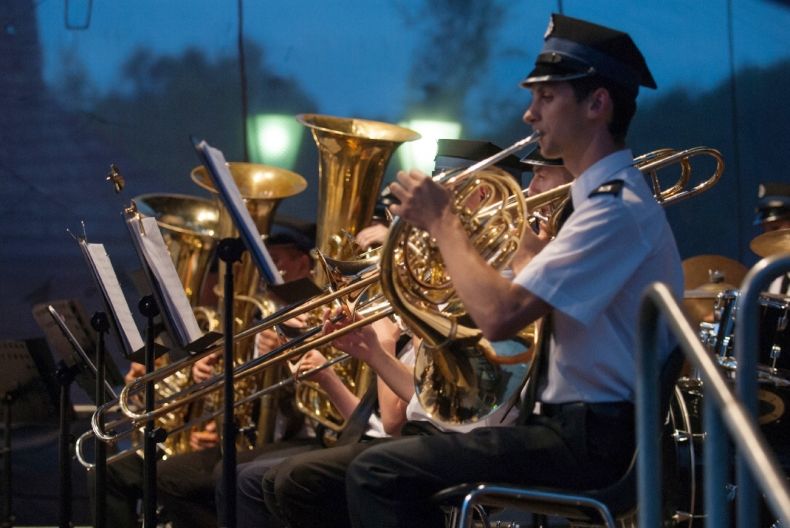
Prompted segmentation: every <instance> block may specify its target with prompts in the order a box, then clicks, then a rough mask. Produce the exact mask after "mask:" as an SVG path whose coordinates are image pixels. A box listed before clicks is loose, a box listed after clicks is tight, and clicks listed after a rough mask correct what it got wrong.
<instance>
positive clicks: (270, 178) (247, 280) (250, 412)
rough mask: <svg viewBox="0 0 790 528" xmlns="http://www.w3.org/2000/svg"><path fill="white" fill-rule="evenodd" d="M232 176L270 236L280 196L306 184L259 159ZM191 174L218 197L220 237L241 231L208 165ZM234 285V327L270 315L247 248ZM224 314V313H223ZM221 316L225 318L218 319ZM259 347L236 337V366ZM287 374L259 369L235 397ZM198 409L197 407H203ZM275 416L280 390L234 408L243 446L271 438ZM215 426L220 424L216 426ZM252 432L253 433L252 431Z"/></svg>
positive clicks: (214, 399) (214, 401)
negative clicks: (222, 198)
mask: <svg viewBox="0 0 790 528" xmlns="http://www.w3.org/2000/svg"><path fill="white" fill-rule="evenodd" d="M228 168H229V169H230V173H231V176H232V177H233V180H234V181H235V183H236V186H237V187H238V189H239V192H240V193H241V196H242V198H243V199H244V204H245V206H246V208H247V211H248V212H249V213H250V216H251V217H252V219H253V222H254V223H255V226H256V227H257V229H258V232H259V233H260V234H261V235H263V236H266V235H268V234H269V232H270V231H271V227H272V222H273V220H274V214H275V212H276V210H277V207H278V206H279V205H280V202H281V201H282V200H283V199H285V198H289V197H292V196H295V195H297V194H299V193H301V192H302V191H304V190H305V189H306V188H307V182H306V181H305V179H304V178H303V177H302V176H300V175H299V174H297V173H295V172H292V171H289V170H286V169H281V168H278V167H272V166H269V165H262V164H257V163H234V162H231V163H228ZM191 177H192V180H193V181H194V182H195V183H196V184H197V185H199V186H200V187H202V188H203V189H206V190H208V191H209V192H211V193H212V194H213V195H214V197H215V200H216V203H217V208H218V210H219V220H218V226H217V238H218V239H223V238H227V237H237V236H238V230H237V229H236V227H235V225H234V224H233V219H232V217H231V215H230V213H229V212H228V211H227V209H226V208H225V206H224V205H223V204H222V202H221V200H220V199H219V194H218V191H217V188H216V186H215V185H214V182H213V181H212V180H211V176H210V174H209V172H208V171H207V170H206V169H205V167H203V166H202V165H201V166H198V167H195V168H194V169H193V170H192V173H191ZM219 264H220V266H219V274H220V276H221V275H223V274H224V267H225V263H224V262H220V263H219ZM233 273H234V277H235V279H234V285H233V288H234V291H233V298H234V302H233V314H234V329H233V331H234V333H235V332H238V331H240V330H243V329H244V328H247V327H249V326H251V324H252V323H253V321H254V319H255V318H256V317H266V316H267V315H269V314H271V313H273V312H274V311H275V309H276V306H275V304H274V302H273V301H272V299H270V298H269V297H267V296H264V295H261V292H260V287H261V276H260V272H259V270H258V267H257V266H256V265H255V263H254V262H253V260H252V256H251V255H250V254H249V252H245V253H244V254H243V255H242V258H241V260H240V261H239V262H236V263H234V269H233ZM215 293H216V294H217V297H218V298H219V307H218V310H217V313H219V314H221V313H222V306H223V303H222V296H223V294H224V292H222V291H221V290H220V289H215ZM220 317H221V315H220ZM220 320H221V319H220ZM254 352H255V339H254V336H251V337H249V338H246V339H242V340H240V341H239V342H237V343H236V345H235V349H234V363H235V365H234V366H238V365H242V364H244V363H247V362H248V361H250V360H251V359H252V358H253V356H254ZM215 367H216V369H220V368H222V366H221V361H219V362H218V363H216V365H215ZM281 374H283V369H282V368H281V367H272V368H270V369H267V370H266V371H265V372H262V373H261V374H260V375H256V376H255V377H253V378H251V379H250V380H247V381H245V383H242V384H239V385H238V386H237V387H236V397H237V398H238V399H243V398H244V397H245V396H246V395H248V394H251V393H254V392H255V391H256V390H257V389H258V388H259V387H260V386H267V385H271V384H274V383H275V382H277V381H278V380H279V379H280V378H281V377H282V375H281ZM219 398H220V393H219V392H216V393H214V394H212V395H211V396H210V397H209V398H208V399H209V400H210V401H208V402H203V404H204V405H208V407H210V408H219V406H220V405H221V402H220V401H219ZM204 411H205V409H199V410H198V411H197V412H200V413H202V412H204ZM275 418H276V396H275V395H267V396H265V397H264V399H263V400H262V401H261V402H260V403H259V406H258V408H256V405H253V404H250V405H245V406H242V407H240V408H237V410H236V419H237V420H238V421H239V424H240V427H239V430H240V431H241V432H242V434H240V435H238V444H239V445H238V447H239V448H241V449H244V448H247V449H251V448H253V447H256V446H260V445H262V444H265V443H267V442H270V441H271V440H272V439H273V437H274V425H275ZM217 430H222V427H221V426H220V427H218V429H217ZM253 433H254V434H253Z"/></svg>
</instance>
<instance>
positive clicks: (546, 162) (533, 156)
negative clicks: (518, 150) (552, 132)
mask: <svg viewBox="0 0 790 528" xmlns="http://www.w3.org/2000/svg"><path fill="white" fill-rule="evenodd" d="M521 163H523V164H525V165H526V166H527V168H526V169H525V170H528V171H532V169H533V168H534V167H562V166H563V165H564V164H565V162H563V161H562V158H555V159H549V158H544V157H543V155H542V154H541V153H540V147H537V148H535V149H533V150H532V152H530V153H529V154H527V155H526V156H524V157H523V158H521Z"/></svg>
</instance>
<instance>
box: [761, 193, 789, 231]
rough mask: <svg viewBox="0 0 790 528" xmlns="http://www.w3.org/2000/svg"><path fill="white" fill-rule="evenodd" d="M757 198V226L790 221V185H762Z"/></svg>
mask: <svg viewBox="0 0 790 528" xmlns="http://www.w3.org/2000/svg"><path fill="white" fill-rule="evenodd" d="M757 198H758V201H757V216H756V218H755V219H754V224H755V225H759V224H763V223H765V222H773V221H776V220H785V219H788V220H790V184H787V183H761V184H760V185H759V186H758V187H757Z"/></svg>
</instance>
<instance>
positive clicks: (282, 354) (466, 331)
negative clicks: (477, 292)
mask: <svg viewBox="0 0 790 528" xmlns="http://www.w3.org/2000/svg"><path fill="white" fill-rule="evenodd" d="M536 140H537V137H535V136H534V135H533V136H530V138H527V139H525V140H522V141H521V142H519V143H520V144H521V146H522V148H523V146H526V144H529V143H530V142H534V141H536ZM507 150H508V153H510V152H513V150H510V149H507ZM703 154H704V155H709V156H711V157H712V158H713V159H714V160H715V161H716V169H715V171H714V173H713V175H712V176H710V177H709V178H707V180H705V182H704V183H702V184H700V185H697V186H695V187H693V188H691V189H686V190H682V189H681V190H677V189H674V188H676V187H678V185H673V186H672V187H671V188H670V190H671V193H669V190H667V191H662V190H660V188H659V189H658V190H655V187H654V195H655V196H656V199H657V200H658V201H660V202H661V203H662V204H665V205H666V204H670V203H674V202H676V201H679V200H682V199H685V198H688V197H690V196H693V195H695V194H699V193H700V192H703V191H704V190H707V189H709V188H710V187H712V186H713V185H714V184H715V183H716V182H717V181H718V180H719V178H720V177H721V174H722V172H723V169H724V162H723V159H722V157H721V154H720V153H719V152H718V151H716V150H715V149H711V148H707V147H697V148H694V149H688V150H684V151H679V152H674V151H673V152H671V153H666V152H665V153H664V154H663V155H661V156H656V157H651V156H648V157H647V158H641V159H642V160H646V161H641V162H639V163H640V164H639V168H640V170H642V171H643V172H648V173H649V172H650V171H658V170H659V169H662V168H664V167H667V166H670V165H673V164H675V163H681V167H682V174H681V180H680V182H679V185H680V186H681V187H685V186H687V185H688V181H689V179H690V175H691V172H690V168H689V169H686V168H685V167H686V165H689V159H690V158H691V157H693V156H699V155H703ZM637 160H640V158H637ZM491 163H494V162H491ZM462 172H464V171H462ZM482 172H485V173H487V174H481V173H482ZM471 174H474V178H473V179H474V180H477V181H478V183H476V185H479V181H480V180H483V179H484V180H485V182H486V183H485V185H491V188H492V189H494V188H496V189H499V188H500V187H498V186H500V185H501V184H500V181H501V180H502V179H507V180H510V181H512V179H511V178H510V177H509V176H507V175H505V173H504V172H503V171H499V170H498V169H495V168H491V167H485V168H480V166H478V168H477V169H475V170H474V171H466V178H464V177H463V176H462V175H461V174H451V175H446V174H445V175H440V176H441V177H443V178H444V179H445V181H447V182H449V183H448V184H451V185H460V184H461V182H462V181H464V179H467V180H469V181H471V180H472V179H470V178H468V176H470V175H471ZM653 179H654V180H655V181H657V178H653ZM489 182H490V183H489ZM504 185H508V184H504ZM570 185H571V184H566V185H564V186H561V187H558V188H555V189H552V190H550V191H547V192H545V193H541V194H539V195H536V196H531V197H526V198H525V197H524V195H525V194H526V190H522V189H520V188H518V187H517V188H516V189H514V190H512V191H508V190H506V191H499V195H497V196H496V198H497V199H499V201H498V202H496V201H494V200H492V201H491V203H484V204H483V205H482V206H481V207H480V209H479V210H478V213H479V214H478V215H476V216H474V217H473V218H471V220H470V226H471V227H470V228H469V230H470V231H471V232H472V234H473V235H474V236H477V237H479V240H481V243H486V241H488V242H487V243H488V244H489V246H488V247H484V248H482V251H481V253H483V254H485V255H486V258H487V260H488V261H489V262H491V263H492V265H495V266H497V267H499V268H501V267H503V266H505V265H507V262H509V256H510V255H512V253H513V252H514V251H515V249H514V245H515V248H517V245H518V240H519V239H518V238H517V237H516V236H514V234H513V233H512V232H507V233H505V232H504V229H503V228H502V222H503V221H501V220H499V219H496V220H495V219H494V216H495V213H494V211H495V210H499V211H501V210H506V211H512V210H514V208H515V213H513V214H512V216H511V217H508V219H507V221H508V222H511V223H512V224H513V225H515V226H517V229H516V232H517V233H518V232H522V231H519V229H524V225H525V221H524V218H525V215H526V212H527V211H530V210H533V209H537V208H541V207H545V206H546V205H550V204H556V203H557V202H558V201H560V200H562V199H565V198H566V197H567V195H568V192H569V189H570ZM458 192H459V193H463V192H464V191H458ZM486 192H488V191H486ZM502 193H510V194H509V195H508V197H507V198H503V197H502V196H501V194H502ZM516 193H518V196H516ZM467 194H469V193H467ZM489 194H490V193H489ZM519 200H520V202H519ZM513 201H516V202H517V203H516V205H511V204H512V202H513ZM397 225H398V223H397V221H396V222H395V224H394V225H393V228H395V229H393V228H391V229H390V234H389V237H388V240H387V244H385V247H384V249H383V251H382V253H381V255H382V256H381V259H380V261H379V263H378V265H377V266H376V265H372V266H370V267H368V268H365V269H364V270H363V271H361V272H359V273H357V274H356V275H354V276H352V277H351V278H350V279H348V280H347V282H346V283H345V285H343V286H340V287H339V288H337V289H336V290H334V291H325V292H323V293H322V294H320V295H317V296H315V297H313V298H311V299H309V300H308V301H306V302H304V303H296V304H294V305H291V306H289V307H286V308H283V309H281V310H279V311H278V312H275V313H274V314H273V315H271V316H270V317H268V318H266V319H265V320H263V321H262V322H260V323H259V324H256V325H254V326H252V327H250V328H248V329H246V330H244V331H242V332H240V333H238V334H236V336H233V337H232V339H234V341H235V340H239V339H243V338H247V337H250V336H252V335H253V334H255V333H257V332H260V331H263V330H265V329H268V328H272V327H274V326H276V325H278V324H281V323H283V322H285V321H287V320H288V319H291V318H293V317H296V316H298V315H301V314H303V313H307V312H310V311H313V310H316V309H319V308H326V307H327V306H328V305H329V304H330V303H333V302H344V303H346V305H347V306H349V307H350V309H351V311H352V312H353V311H354V310H356V305H357V303H358V301H359V299H360V298H361V296H362V294H363V292H364V291H365V290H367V289H368V288H369V287H371V286H373V285H377V284H379V282H381V283H382V289H383V291H384V294H385V296H386V297H387V300H386V302H378V303H377V305H376V308H375V309H374V310H368V312H369V315H365V316H364V317H362V318H360V319H358V320H355V321H354V322H352V323H351V324H349V325H348V326H345V327H343V328H341V329H338V330H336V331H335V332H332V333H329V334H326V335H321V336H320V337H315V336H317V335H318V333H319V332H320V328H316V329H313V331H311V332H308V333H306V334H303V336H304V337H300V338H297V339H296V340H292V341H290V342H288V343H286V344H284V345H282V346H280V347H278V348H276V349H275V350H273V351H271V352H270V353H268V354H266V355H264V356H261V357H259V358H256V359H254V360H252V361H250V362H248V363H245V364H243V365H239V366H237V367H236V368H235V369H234V374H233V380H234V383H236V382H237V381H240V380H242V379H244V378H245V377H247V376H249V375H252V374H254V373H256V372H258V371H259V370H261V369H264V368H266V367H268V366H271V365H273V364H276V363H279V362H282V361H284V360H286V359H290V358H292V357H295V356H298V355H300V354H302V353H304V352H306V351H308V350H310V349H312V348H316V347H320V346H323V345H325V344H328V343H330V342H331V341H333V340H334V339H337V338H338V337H340V336H341V335H344V334H345V333H348V332H350V331H353V330H355V329H356V328H359V327H361V326H364V325H367V324H370V323H371V322H373V321H375V320H378V319H381V318H383V317H386V316H389V315H391V314H392V313H398V315H400V316H401V318H402V319H403V320H404V321H405V322H406V324H407V326H408V327H409V328H410V329H412V330H414V331H415V332H416V333H418V334H420V335H421V337H423V339H424V340H425V336H426V335H427V336H428V338H429V339H428V340H427V341H428V344H429V345H432V346H433V347H434V349H435V350H441V349H442V348H443V347H445V346H447V345H448V344H452V343H455V346H456V349H457V350H456V351H458V350H460V351H461V352H464V351H465V352H470V351H472V350H474V352H472V353H473V354H474V356H475V360H474V362H475V363H483V362H482V361H481V360H480V358H481V357H482V358H483V359H485V363H487V364H488V365H491V364H493V365H494V366H495V370H496V369H499V368H500V364H505V363H508V364H513V363H518V362H519V361H530V360H531V356H532V352H531V349H534V346H532V345H534V342H535V341H537V336H536V335H534V336H529V337H523V338H520V342H519V343H518V346H517V347H515V348H520V353H519V354H513V353H512V351H513V349H514V347H512V346H509V353H508V354H506V355H499V354H497V353H496V350H495V348H494V347H493V346H492V347H491V348H490V349H487V350H485V351H480V349H479V348H478V346H477V343H479V342H480V341H481V335H480V332H479V330H477V329H475V328H470V327H468V326H464V325H462V324H460V323H459V322H463V317H464V315H465V312H464V311H463V306H462V304H461V303H460V302H454V301H453V298H452V284H451V282H450V281H449V278H447V280H444V278H441V280H436V281H435V282H436V283H437V284H438V285H439V286H440V287H437V288H434V289H431V290H430V291H429V288H428V287H427V286H426V281H425V280H423V279H424V278H425V277H428V274H425V275H424V276H423V277H422V278H420V279H419V281H415V284H416V286H414V287H413V288H412V286H411V285H409V284H408V283H404V282H403V278H404V276H403V274H404V273H412V274H413V275H414V274H415V273H414V272H415V271H420V270H422V271H426V270H431V273H434V278H435V277H436V276H438V272H436V270H437V269H438V270H440V272H441V271H442V270H443V264H442V263H441V261H439V262H437V261H436V260H435V258H440V257H436V255H438V250H437V251H436V254H433V253H421V254H420V253H419V252H420V250H419V249H415V248H420V247H425V246H426V245H427V244H429V242H430V241H429V237H426V235H425V234H424V233H423V234H419V233H412V234H411V235H409V237H406V238H405V240H404V239H403V238H401V242H398V241H397V237H399V236H401V237H402V236H403V231H402V229H403V227H401V228H397ZM522 233H523V232H522ZM495 235H496V236H495ZM498 245H499V246H503V245H505V246H507V247H498ZM404 247H406V248H408V249H403V248H404ZM410 253H411V254H412V257H411V258H413V259H414V260H418V259H422V263H421V264H419V265H417V264H415V263H414V262H410V261H408V260H403V259H404V257H405V256H406V255H408V254H410ZM396 254H397V257H398V258H399V259H401V260H400V261H394V260H393V258H392V255H396ZM399 274H400V275H399ZM416 275H419V273H416ZM429 278H430V277H429ZM429 286H433V285H429ZM409 288H412V289H411V290H410V289H409ZM388 292H389V293H388ZM393 292H394V293H393ZM426 292H427V293H426ZM404 299H406V300H405V301H404ZM448 300H449V301H452V302H448ZM307 334H309V335H307ZM458 343H461V345H458ZM484 344H485V342H484ZM222 346H223V345H222V343H219V344H218V345H216V346H215V347H212V348H211V349H209V350H207V351H205V352H203V353H201V354H198V355H196V356H194V357H192V358H186V359H184V360H181V361H180V362H176V363H174V364H172V365H170V366H168V367H164V368H163V369H158V370H157V371H155V372H153V373H151V374H149V375H146V376H143V377H140V378H138V379H137V380H135V381H133V382H132V383H131V384H129V385H127V386H126V387H124V389H123V391H122V392H121V395H120V398H119V400H118V402H110V403H108V404H105V405H104V406H102V407H101V408H99V409H98V410H97V412H96V413H95V414H94V417H93V420H92V425H93V428H94V432H95V434H96V436H97V437H98V438H100V439H102V440H105V441H113V440H114V439H115V438H116V435H114V434H112V433H108V432H107V431H106V429H108V428H112V427H113V426H114V424H112V423H111V424H108V425H107V426H106V427H105V426H103V425H102V424H101V421H102V420H101V416H102V415H103V414H104V413H105V412H107V410H108V409H109V408H110V407H112V406H113V405H114V404H119V405H120V407H121V409H122V411H123V413H124V414H125V415H126V417H127V420H126V422H127V423H128V422H129V421H131V423H133V424H139V423H142V422H145V421H147V420H151V419H154V418H156V417H157V416H160V415H161V414H164V413H166V412H168V411H169V410H171V409H172V408H174V407H177V406H181V405H186V404H188V403H189V402H191V401H193V400H195V399H198V398H201V397H202V396H204V395H205V394H207V393H208V392H211V391H213V390H218V389H219V388H221V387H222V386H223V385H224V378H222V377H221V376H217V377H214V378H211V379H210V380H206V382H204V383H201V384H196V385H193V386H191V387H189V388H188V389H186V390H184V391H182V392H181V393H179V394H177V395H174V396H173V397H171V398H167V399H166V400H163V401H160V402H157V404H158V405H159V407H158V408H155V409H154V410H153V411H151V412H149V413H140V412H137V411H136V410H135V409H133V408H132V405H130V403H129V401H130V397H131V396H132V395H135V394H139V393H140V392H141V390H142V388H143V386H144V385H145V384H146V383H147V382H150V381H155V380H156V379H160V378H161V377H163V376H166V375H168V374H169V372H171V371H172V370H171V369H180V368H184V366H185V365H187V364H191V363H193V362H195V361H197V360H199V359H201V358H202V357H205V356H206V355H208V354H210V353H212V352H214V351H216V350H219V349H221V348H222ZM525 348H526V349H527V350H524V349H525ZM439 355H441V354H434V357H438V356H439ZM461 355H462V356H463V353H462V354H461ZM514 358H517V359H514ZM485 368H486V369H488V370H487V373H486V374H485V375H489V374H491V367H490V366H486V367H485ZM528 368H529V367H528V366H527V367H524V366H523V365H522V367H521V368H520V369H519V371H518V372H519V374H523V373H524V371H525V370H528ZM442 370H448V369H442ZM449 370H455V371H457V372H470V369H468V368H465V367H458V368H457V369H449ZM471 370H472V371H479V369H471ZM481 376H482V374H481ZM513 378H514V376H510V379H513ZM458 381H459V380H457V379H452V377H451V378H450V379H449V380H448V383H449V384H453V383H456V384H457V383H458ZM522 383H523V381H522V380H519V381H518V383H517V385H519V386H520V385H521V384H522ZM263 390H268V388H265V389H263ZM436 390H437V391H440V390H443V389H438V388H437V389H436ZM505 392H507V391H505ZM260 395H261V393H256V394H255V395H253V396H251V397H254V396H260ZM501 404H502V402H495V403H494V404H492V403H490V402H488V403H486V404H485V405H484V406H483V408H482V409H481V408H478V409H475V412H476V413H479V412H485V411H484V409H488V410H489V411H490V410H491V409H492V408H494V409H495V408H497V407H498V406H499V405H501ZM436 417H437V419H440V420H445V421H448V422H452V423H458V422H466V421H470V420H475V419H479V414H474V413H472V414H467V413H466V410H465V411H464V412H460V413H459V412H456V410H453V411H451V412H449V413H445V414H444V415H442V413H437V415H436Z"/></svg>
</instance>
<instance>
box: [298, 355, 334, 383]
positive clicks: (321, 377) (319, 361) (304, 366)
mask: <svg viewBox="0 0 790 528" xmlns="http://www.w3.org/2000/svg"><path fill="white" fill-rule="evenodd" d="M324 363H326V358H325V357H324V355H323V354H321V353H320V352H319V351H318V350H310V351H308V352H307V353H306V354H305V355H303V356H302V357H301V358H300V359H299V361H297V362H296V363H295V364H294V363H291V362H288V367H289V368H290V369H291V374H293V375H294V376H301V375H303V374H304V373H305V372H308V371H311V370H313V369H314V368H318V367H320V366H321V365H323V364H324ZM333 373H334V371H333V370H332V368H331V367H327V368H325V369H323V370H320V371H318V372H316V373H314V374H310V375H309V376H305V377H304V378H302V379H306V380H311V381H316V382H318V383H319V384H320V383H322V382H324V381H326V379H327V378H329V377H330V376H332V375H333Z"/></svg>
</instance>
